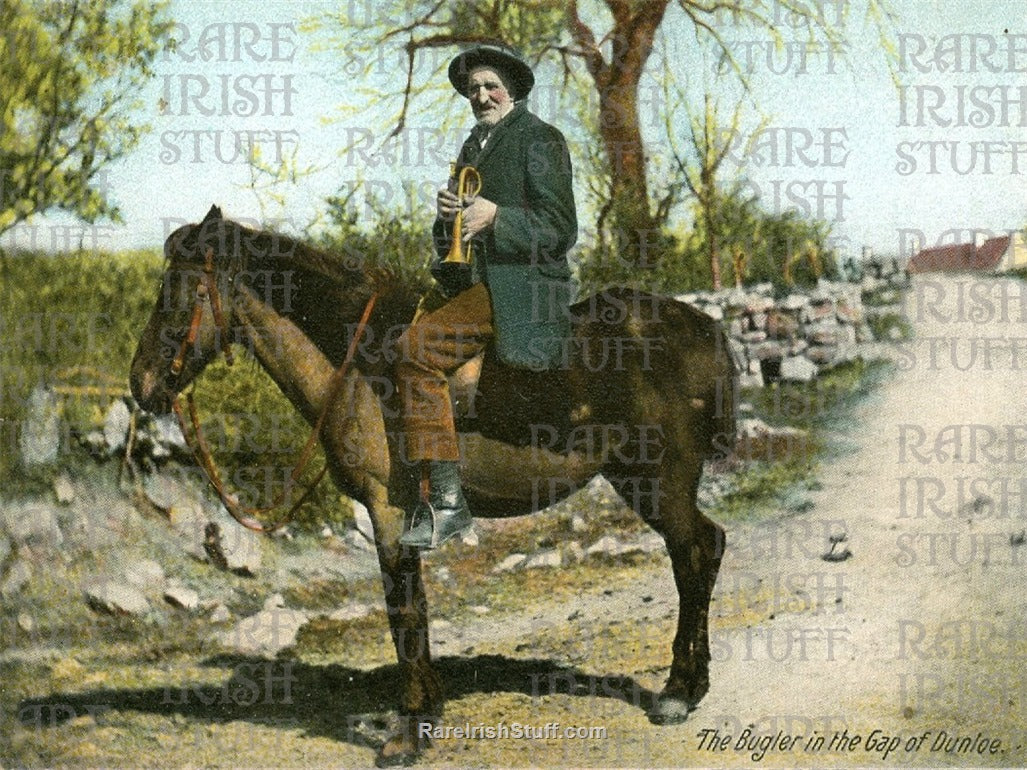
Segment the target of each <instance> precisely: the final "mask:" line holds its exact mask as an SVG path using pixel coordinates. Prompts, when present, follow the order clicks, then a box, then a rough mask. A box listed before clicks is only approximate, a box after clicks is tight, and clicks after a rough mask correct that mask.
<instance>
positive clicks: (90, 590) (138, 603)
mask: <svg viewBox="0 0 1027 770" xmlns="http://www.w3.org/2000/svg"><path fill="white" fill-rule="evenodd" d="M85 593H86V602H87V603H88V604H89V606H90V607H92V608H93V609H94V610H96V611H98V612H104V613H107V614H108V615H143V614H145V613H146V612H147V611H148V610H149V609H150V603H149V602H148V601H146V597H145V596H143V595H142V593H140V592H139V591H138V590H137V589H136V588H134V587H133V586H131V585H128V584H125V583H116V582H115V581H113V580H109V579H107V580H100V581H98V582H96V583H94V584H92V585H90V586H87V587H86V589H85Z"/></svg>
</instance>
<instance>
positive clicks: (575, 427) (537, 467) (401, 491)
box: [131, 207, 736, 763]
mask: <svg viewBox="0 0 1027 770" xmlns="http://www.w3.org/2000/svg"><path fill="white" fill-rule="evenodd" d="M211 250H212V252H213V254H214V267H215V282H216V286H217V293H218V294H219V295H220V301H221V304H222V306H223V321H222V323H217V322H216V321H215V319H214V318H213V315H214V314H213V313H212V312H211V311H210V310H209V308H208V309H207V310H205V311H204V312H203V313H202V316H198V325H197V327H196V329H195V331H196V339H195V342H194V343H193V344H192V345H191V346H189V349H188V354H187V355H186V356H185V359H184V361H183V367H182V371H181V373H180V374H178V375H173V374H172V373H171V367H170V359H171V357H172V356H173V355H174V353H175V350H176V349H178V348H179V347H180V340H181V339H182V338H183V336H184V335H185V334H186V329H187V327H189V326H190V315H191V313H192V309H193V307H194V305H193V296H194V293H195V292H196V289H197V286H198V284H199V283H200V282H201V279H202V275H203V271H202V268H203V263H204V255H205V254H206V253H208V251H211ZM165 255H166V257H167V259H168V266H167V270H166V272H165V274H164V279H163V285H162V288H161V293H160V295H159V298H158V301H157V304H156V307H155V308H154V310H153V314H152V315H151V317H150V320H149V323H148V324H147V326H146V329H145V330H144V331H143V334H142V337H141V338H140V341H139V347H138V350H137V351H136V355H135V358H134V360H133V362H132V372H131V383H132V392H133V394H134V395H135V398H136V400H137V401H138V402H139V404H140V405H141V406H142V407H143V408H144V409H147V410H149V411H153V412H165V411H167V410H168V409H169V406H170V404H171V401H172V399H173V397H174V395H175V394H176V393H177V392H178V391H179V390H181V389H182V388H184V387H185V386H186V385H187V384H188V383H189V382H190V381H191V380H193V379H194V378H195V377H196V376H197V375H199V374H200V372H201V371H202V370H203V368H204V367H205V366H206V365H207V364H208V363H209V362H210V361H211V360H212V359H213V358H214V357H215V356H216V355H217V354H218V352H219V351H221V350H224V349H225V347H226V346H227V345H228V344H229V342H235V343H240V344H242V345H243V346H244V347H246V348H248V349H249V351H250V352H251V353H252V354H253V355H254V356H255V357H256V358H257V360H258V361H259V362H260V364H261V365H262V366H263V367H264V368H265V369H266V370H267V371H268V373H269V374H270V375H271V377H272V378H273V379H274V380H275V382H276V383H277V384H278V385H279V387H280V388H281V389H282V391H283V392H284V393H285V395H286V396H287V397H288V398H289V399H290V401H291V402H292V403H293V404H294V405H295V406H296V408H297V409H298V410H299V411H300V412H301V413H302V414H303V416H304V417H305V418H306V419H307V420H308V421H310V422H311V423H313V421H314V420H315V419H316V417H317V415H318V413H319V411H320V409H321V407H322V404H323V403H324V401H325V394H326V391H327V389H328V382H329V379H330V378H331V375H332V373H333V371H334V369H335V367H336V366H338V365H339V363H340V361H341V360H342V359H343V357H344V356H345V352H346V349H347V346H348V345H349V343H350V340H351V339H352V337H353V335H354V332H355V326H356V321H357V319H358V318H359V317H360V315H361V313H362V311H363V310H364V308H365V305H366V303H367V300H368V298H369V297H370V296H371V295H372V293H377V294H378V295H379V299H378V301H377V304H376V306H375V309H374V312H373V313H372V315H371V319H370V322H369V324H368V325H367V328H366V330H365V332H364V336H363V338H362V339H361V341H360V344H359V347H358V348H357V352H356V356H355V358H354V360H353V368H352V369H351V371H350V372H349V373H348V374H347V375H346V378H345V380H344V381H343V386H342V388H341V390H340V391H339V393H338V395H337V397H336V398H335V399H334V400H333V401H332V402H331V404H330V408H329V410H328V412H327V419H326V420H325V422H324V424H323V427H322V430H321V436H320V438H321V442H322V446H323V447H324V450H325V455H326V456H327V458H328V463H329V470H330V472H331V475H332V478H333V479H334V481H335V483H336V484H337V485H338V487H339V488H340V489H341V490H343V491H344V492H345V493H346V494H348V495H350V496H352V497H353V498H354V499H356V500H359V501H360V502H361V503H363V504H364V505H365V506H366V507H367V510H368V512H369V513H370V515H371V519H372V521H373V523H374V529H375V540H376V545H377V551H378V559H379V562H380V565H381V570H382V576H383V583H384V586H385V602H386V606H387V609H388V617H389V624H390V626H391V631H392V639H393V642H394V644H395V646H396V654H397V657H398V660H399V668H400V675H401V679H402V683H403V687H402V693H401V696H400V703H399V713H400V717H401V724H402V727H403V729H401V730H400V731H399V733H398V734H397V735H396V736H395V737H393V738H392V739H390V740H389V741H388V742H387V743H386V744H385V746H384V747H382V749H381V754H380V756H379V761H381V762H385V763H392V762H396V761H401V760H408V759H410V758H412V757H413V756H416V754H417V753H418V752H419V751H420V750H421V749H422V742H421V741H420V740H419V738H418V731H417V723H418V722H419V721H424V720H434V719H436V718H437V717H438V716H439V715H440V714H441V711H442V706H443V695H442V688H441V685H440V681H439V678H438V676H437V675H436V673H435V672H434V670H433V669H432V664H431V656H430V652H429V643H428V618H427V608H426V603H425V595H424V587H423V583H422V578H421V564H420V557H419V553H418V552H417V551H416V550H411V549H406V548H404V547H402V546H400V545H399V543H398V540H399V536H400V534H401V533H402V532H403V528H404V521H405V514H404V512H405V511H409V510H411V509H412V507H413V504H414V502H415V500H416V495H417V493H418V485H417V474H416V471H415V467H414V466H412V465H411V464H409V463H407V462H406V460H405V458H404V451H403V446H402V439H401V437H402V430H401V428H400V420H399V415H398V413H397V409H398V401H399V399H398V397H397V394H396V392H395V387H394V384H393V382H394V381H393V379H392V366H393V363H394V360H395V355H396V346H395V340H396V338H397V337H398V336H399V334H400V333H401V332H402V330H403V329H404V326H405V324H406V323H407V322H408V321H409V319H410V318H411V317H412V315H413V312H414V309H415V306H416V302H417V297H416V296H414V294H413V293H412V291H411V290H409V289H404V288H402V287H401V286H398V285H390V282H389V280H388V277H387V276H383V275H381V274H377V273H373V272H372V271H367V270H365V269H363V267H362V265H361V264H360V260H359V259H357V260H353V259H349V260H348V259H347V258H345V257H342V256H339V255H335V254H328V253H325V252H323V251H320V250H317V249H314V248H312V247H310V246H308V245H304V244H302V243H299V242H297V241H295V240H292V239H289V238H287V237H284V236H281V235H277V234H273V233H266V232H261V231H256V230H251V229H249V228H246V227H243V226H241V225H239V224H237V223H235V222H232V221H229V220H226V219H223V218H222V217H221V212H220V211H219V210H218V209H217V208H216V207H215V208H212V209H211V211H210V212H209V213H208V214H207V216H206V218H205V219H204V220H203V221H202V222H201V223H200V224H198V225H187V226H184V227H181V228H179V229H178V230H176V231H175V232H174V233H172V234H171V236H170V237H169V238H168V240H167V242H166V243H165ZM572 312H573V328H574V332H573V335H572V337H571V338H570V339H568V340H567V341H566V347H565V353H566V355H565V360H564V364H565V366H563V367H560V368H559V369H558V370H556V371H550V372H546V373H539V374H536V373H531V372H524V371H513V370H509V369H506V368H505V367H502V365H501V364H498V363H495V362H494V361H493V360H492V359H490V357H489V354H488V353H486V358H485V361H486V363H485V365H484V369H483V372H482V375H481V378H480V380H479V382H478V384H477V391H476V395H475V396H474V398H473V399H466V398H461V399H460V401H461V404H460V411H461V414H462V416H461V440H462V441H463V442H464V443H463V460H462V477H463V482H464V486H465V491H466V494H467V498H468V501H469V503H470V505H471V510H472V511H473V512H474V513H475V515H478V516H514V515H521V514H525V513H530V512H533V511H536V510H539V509H541V508H544V507H546V506H548V505H550V504H552V503H555V502H557V501H558V500H559V499H561V498H562V497H565V496H566V495H568V494H570V493H571V492H573V491H574V490H575V489H577V488H579V487H580V486H581V485H582V484H584V483H586V482H587V481H588V480H589V479H591V478H592V477H593V476H594V475H596V474H597V473H601V474H602V475H603V476H604V477H606V479H607V480H609V481H610V483H611V484H613V486H614V488H616V489H617V491H618V492H619V493H620V495H621V496H622V497H623V498H624V500H625V501H626V502H627V503H628V504H629V505H630V506H631V507H632V508H634V510H635V511H636V512H637V513H638V514H639V515H640V516H641V517H642V518H643V519H644V520H645V521H646V522H648V523H649V524H650V525H651V526H652V527H653V528H655V529H656V530H657V531H658V532H659V533H660V534H661V535H662V536H663V538H664V540H665V542H666V545H667V552H668V553H669V555H670V559H671V563H672V565H673V570H674V580H675V582H676V584H677V590H678V594H679V601H680V611H679V614H678V627H677V634H676V636H675V638H674V644H673V663H672V665H671V669H670V676H669V678H668V681H667V684H666V687H665V688H664V690H663V692H662V693H661V695H660V697H659V699H658V700H657V701H656V704H655V706H654V707H653V710H652V711H651V712H650V718H651V719H652V721H654V722H657V723H672V722H679V721H681V720H684V719H685V718H686V716H687V715H688V712H689V710H691V709H693V708H694V707H695V706H696V704H697V703H698V702H699V701H700V700H701V699H702V697H703V696H704V695H705V694H706V691H707V690H708V689H709V671H708V664H709V659H710V653H709V644H708V638H707V612H708V608H709V601H710V593H711V591H712V590H713V585H714V582H715V580H716V577H717V570H718V568H719V565H720V557H721V553H722V549H723V543H724V540H723V529H721V527H720V526H718V525H717V524H715V523H714V522H712V521H710V520H709V519H708V518H706V516H704V515H703V514H702V512H701V511H700V510H699V509H698V508H697V507H696V490H697V487H698V484H699V477H700V475H701V473H702V467H703V461H704V460H705V459H708V458H710V457H712V456H714V455H715V454H716V453H717V452H724V451H727V450H728V449H729V448H730V446H731V445H732V443H733V440H734V410H733V404H734V396H735V390H736V376H735V371H734V367H733V365H732V362H731V357H730V355H729V352H728V348H727V345H726V340H725V338H724V336H723V334H722V332H721V330H720V328H719V327H718V325H717V324H716V323H715V322H714V321H713V320H711V319H710V318H709V317H708V316H705V315H703V314H702V313H700V312H698V311H696V310H694V309H692V308H690V307H688V306H686V305H684V304H681V303H678V302H675V301H673V300H670V299H665V298H660V297H655V296H652V295H648V294H643V293H639V292H634V291H629V290H626V289H616V290H610V291H608V292H604V293H601V294H599V295H596V296H594V297H592V298H590V299H588V300H585V301H583V302H580V303H578V304H577V305H575V306H574V307H573V309H572ZM226 333H228V334H229V335H230V336H231V337H232V339H231V340H226V339H224V338H223V337H224V336H225V334H226ZM465 379H467V378H465Z"/></svg>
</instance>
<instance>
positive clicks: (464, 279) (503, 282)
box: [396, 44, 578, 548]
mask: <svg viewBox="0 0 1027 770" xmlns="http://www.w3.org/2000/svg"><path fill="white" fill-rule="evenodd" d="M449 81H450V83H452V84H453V87H454V88H455V89H456V90H457V91H459V92H460V93H461V94H463V95H464V96H466V97H467V99H468V100H469V101H470V103H471V110H472V112H473V113H474V117H475V119H476V121H477V124H476V125H475V127H474V128H473V129H472V130H471V135H470V136H469V137H468V138H467V141H465V142H464V145H463V147H462V149H461V150H460V155H459V158H458V159H457V170H458V172H459V169H460V168H462V167H463V166H474V167H475V168H476V169H477V171H478V173H479V174H480V176H481V180H482V181H481V190H480V192H479V193H478V194H477V195H475V196H466V197H464V198H463V199H461V197H460V196H458V195H457V191H456V189H455V187H454V186H453V180H452V179H451V180H450V184H448V185H447V186H446V187H443V188H442V189H441V190H439V193H438V199H437V218H436V220H435V225H434V230H433V232H434V236H435V245H436V249H437V251H438V254H439V257H440V260H439V261H438V262H437V263H436V265H435V267H434V269H433V273H434V275H435V277H436V280H437V282H438V286H437V287H436V288H435V289H434V290H433V292H432V295H431V296H430V297H429V298H427V301H426V302H424V303H422V312H421V313H420V314H419V315H418V316H417V318H416V319H415V320H414V322H413V323H412V324H411V325H410V327H409V329H408V330H407V331H406V333H405V334H404V335H403V337H402V338H401V339H400V354H401V355H400V360H399V363H398V364H397V368H396V375H397V379H398V380H399V386H400V393H401V397H402V401H403V409H404V414H403V419H404V430H405V433H406V440H407V444H406V451H407V457H408V459H409V460H411V461H412V462H418V461H420V462H421V463H422V478H424V479H426V480H427V482H428V483H427V494H426V495H425V494H422V500H421V502H420V504H419V505H418V507H417V509H416V510H415V511H414V515H413V520H412V523H411V528H410V530H409V531H408V532H406V533H404V535H403V536H402V538H401V539H400V542H402V543H403V544H404V545H408V546H413V547H418V548H434V547H436V546H437V545H439V544H441V543H443V542H445V541H446V540H448V539H449V538H451V537H453V536H454V535H456V534H458V533H460V532H462V531H464V530H466V529H467V528H468V527H469V526H470V525H471V514H470V511H469V510H468V508H467V503H466V502H465V500H464V496H463V493H462V491H461V489H460V477H459V473H458V465H459V460H460V451H459V447H458V444H457V436H456V429H455V426H454V421H453V411H452V406H451V403H450V397H449V389H448V385H447V380H446V376H447V374H450V373H452V372H453V371H455V370H456V369H457V368H458V367H459V366H460V365H462V364H464V363H466V362H467V361H469V360H470V359H472V358H474V357H475V356H476V355H478V354H479V353H481V352H482V351H483V350H484V349H485V346H486V344H487V343H489V342H490V341H494V343H495V347H496V350H497V352H498V354H499V357H500V358H501V359H502V360H503V361H504V362H505V363H506V364H508V365H512V366H519V367H527V368H531V369H535V370H542V369H546V368H549V367H551V366H554V365H555V364H556V362H557V361H558V359H559V356H560V352H561V349H562V340H563V339H564V337H565V336H566V334H567V330H568V328H567V327H568V323H569V320H568V319H569V317H568V314H567V306H568V304H569V301H570V269H569V267H568V264H567V251H568V249H570V247H571V246H572V245H573V244H574V241H575V239H576V238H577V228H578V225H577V217H576V214H575V208H574V195H573V191H572V186H571V165H570V155H569V153H568V151H567V143H566V141H565V140H564V138H563V135H562V134H561V133H560V132H559V131H558V130H557V129H556V128H554V127H553V126H551V125H549V124H547V123H545V122H543V121H542V120H540V119H539V118H538V117H536V116H535V115H533V114H532V113H530V112H528V110H527V107H526V105H525V98H526V97H527V96H528V93H529V92H530V91H531V88H532V86H533V85H534V83H535V76H534V74H533V73H532V71H531V68H530V67H529V66H528V64H527V63H526V62H525V61H524V59H523V58H521V56H520V55H519V54H518V53H517V52H516V51H514V50H513V49H511V48H509V47H508V46H505V45H502V44H483V45H478V46H475V47H473V48H471V49H469V50H466V51H464V52H462V53H460V54H459V55H458V56H457V57H456V58H454V59H453V61H452V62H451V63H450V65H449ZM458 211H462V212H463V213H462V216H461V220H462V223H461V225H462V226H461V232H460V233H458V234H456V237H459V238H460V239H461V240H462V241H463V242H464V243H473V262H472V264H470V265H464V264H456V263H452V262H446V261H444V257H445V255H446V254H448V253H449V251H450V247H451V245H452V239H453V237H454V234H453V233H452V228H453V221H454V217H455V216H456V214H457V212H458Z"/></svg>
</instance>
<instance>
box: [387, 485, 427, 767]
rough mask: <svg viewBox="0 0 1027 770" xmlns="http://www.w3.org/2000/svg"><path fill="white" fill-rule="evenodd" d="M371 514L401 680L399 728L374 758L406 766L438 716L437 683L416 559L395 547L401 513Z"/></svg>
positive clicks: (422, 745)
mask: <svg viewBox="0 0 1027 770" xmlns="http://www.w3.org/2000/svg"><path fill="white" fill-rule="evenodd" d="M371 515H372V518H373V520H374V524H375V533H376V536H375V540H376V541H377V547H378V561H379V564H380V565H381V570H382V582H383V584H384V588H385V607H386V611H387V612H388V614H389V629H390V630H391V632H392V642H393V644H394V645H395V647H396V657H397V659H398V661H399V672H400V678H401V680H402V691H401V695H400V698H401V700H400V704H399V729H398V731H397V733H396V734H395V735H394V736H392V737H391V738H389V740H388V741H386V743H385V745H384V746H383V747H382V749H381V751H380V753H379V755H378V764H379V766H388V765H396V764H405V763H409V762H410V761H412V760H413V759H415V758H416V757H417V756H418V755H419V754H420V753H421V751H422V750H423V749H425V748H426V747H427V745H428V738H427V735H426V730H427V729H428V727H430V726H431V725H432V724H434V722H435V720H436V719H437V718H438V717H440V716H441V715H442V707H443V696H442V684H441V682H440V680H439V677H438V674H436V673H435V670H434V669H433V668H432V665H431V651H430V649H429V643H428V608H427V602H426V600H425V595H424V582H423V580H422V579H421V559H420V554H419V552H418V551H417V550H416V549H413V548H403V547H402V546H400V545H399V542H398V541H399V535H400V533H401V532H402V527H403V511H402V510H401V509H399V508H395V507H392V506H386V507H384V508H379V507H376V510H374V511H372V512H371Z"/></svg>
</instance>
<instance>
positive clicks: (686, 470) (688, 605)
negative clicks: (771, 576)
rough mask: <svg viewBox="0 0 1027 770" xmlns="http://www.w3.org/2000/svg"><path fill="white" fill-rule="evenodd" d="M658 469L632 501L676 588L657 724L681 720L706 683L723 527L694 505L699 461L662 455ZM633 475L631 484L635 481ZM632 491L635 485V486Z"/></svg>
mask: <svg viewBox="0 0 1027 770" xmlns="http://www.w3.org/2000/svg"><path fill="white" fill-rule="evenodd" d="M665 459H667V460H670V461H669V462H663V463H661V464H660V470H661V471H663V472H662V473H658V474H647V476H648V478H647V482H648V484H647V489H646V494H644V495H639V496H638V499H637V500H635V501H632V500H631V499H630V496H629V494H627V493H626V492H627V491H628V490H622V491H621V494H622V496H623V497H625V498H626V499H627V500H628V501H629V503H632V502H633V503H634V506H633V507H635V509H636V510H637V511H638V513H639V514H640V515H641V516H642V517H643V518H644V519H645V520H646V521H647V522H648V523H649V524H650V525H651V526H652V527H653V528H654V529H656V530H657V531H658V532H659V533H660V534H661V535H663V538H664V541H665V542H666V544H667V553H668V555H669V556H670V561H671V566H672V569H673V571H674V582H675V584H676V586H677V591H678V602H679V604H678V607H679V608H678V626H677V633H676V635H675V637H674V646H673V654H674V658H673V662H672V663H671V667H670V676H669V677H668V679H667V684H666V687H665V688H664V690H663V692H662V693H661V694H660V696H659V698H658V700H657V702H656V704H654V706H653V709H652V711H651V712H650V714H649V717H650V719H651V720H652V721H653V722H656V723H658V724H673V723H676V722H681V721H683V720H684V719H685V718H686V717H687V716H688V712H689V711H691V710H692V709H694V708H695V707H696V705H697V704H698V703H699V701H700V700H702V698H703V696H704V695H706V692H707V690H709V687H710V674H709V662H710V645H709V630H708V617H709V606H710V596H711V594H712V593H713V586H714V583H715V582H716V580H717V572H718V571H719V569H720V560H721V556H722V553H723V546H724V530H723V528H721V527H720V526H719V525H718V524H716V523H715V522H713V521H711V520H710V519H708V518H707V517H706V516H705V515H703V513H702V512H701V511H700V510H699V508H698V507H697V505H696V492H697V490H698V486H699V476H700V474H701V473H702V461H701V460H698V459H692V458H680V457H679V458H675V459H673V460H671V459H670V458H665ZM638 478H639V477H637V476H635V477H633V478H632V479H631V481H632V485H637V483H638V482H637V479H638ZM635 489H636V491H637V486H636V487H635Z"/></svg>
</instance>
